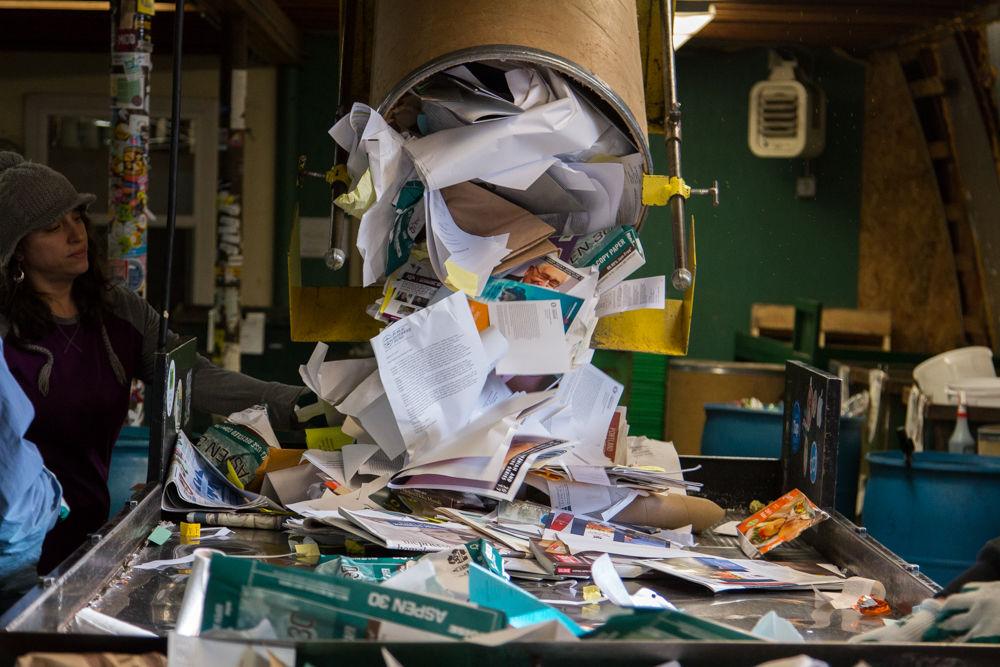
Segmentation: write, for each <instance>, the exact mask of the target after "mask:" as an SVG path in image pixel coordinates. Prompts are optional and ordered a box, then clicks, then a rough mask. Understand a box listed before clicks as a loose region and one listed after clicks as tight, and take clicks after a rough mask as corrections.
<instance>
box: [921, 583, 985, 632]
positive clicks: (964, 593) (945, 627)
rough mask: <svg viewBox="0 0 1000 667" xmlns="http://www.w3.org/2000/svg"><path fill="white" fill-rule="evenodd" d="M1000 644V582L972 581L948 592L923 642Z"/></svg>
mask: <svg viewBox="0 0 1000 667" xmlns="http://www.w3.org/2000/svg"><path fill="white" fill-rule="evenodd" d="M949 640H950V641H957V642H977V643H986V644H1000V581H982V582H979V581H977V582H972V583H968V584H966V585H965V586H962V590H961V591H959V592H958V593H955V594H953V595H949V596H948V597H947V598H946V599H945V602H944V605H943V606H942V607H941V612H940V613H939V614H938V615H937V619H935V621H934V625H933V626H931V628H930V629H929V630H928V631H927V633H926V634H925V635H924V641H949Z"/></svg>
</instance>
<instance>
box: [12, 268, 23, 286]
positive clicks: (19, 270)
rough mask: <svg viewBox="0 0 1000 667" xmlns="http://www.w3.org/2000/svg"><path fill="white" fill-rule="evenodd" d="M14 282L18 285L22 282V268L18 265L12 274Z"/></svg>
mask: <svg viewBox="0 0 1000 667" xmlns="http://www.w3.org/2000/svg"><path fill="white" fill-rule="evenodd" d="M14 282H15V283H17V284H18V285H20V284H21V283H23V282H24V267H22V266H20V265H18V267H17V271H16V272H15V273H14Z"/></svg>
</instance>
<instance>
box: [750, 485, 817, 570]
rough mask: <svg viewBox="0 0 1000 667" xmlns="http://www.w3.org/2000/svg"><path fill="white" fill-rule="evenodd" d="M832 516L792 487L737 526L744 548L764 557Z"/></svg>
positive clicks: (752, 555) (753, 555) (756, 555)
mask: <svg viewBox="0 0 1000 667" xmlns="http://www.w3.org/2000/svg"><path fill="white" fill-rule="evenodd" d="M829 518H830V515H829V514H827V513H826V512H824V511H823V510H821V509H820V508H818V507H817V506H816V505H815V504H813V502H812V501H811V500H809V498H807V497H806V494H804V493H802V492H801V491H799V490H798V489H792V490H791V491H789V492H788V493H786V494H785V495H783V496H781V497H780V498H778V499H777V500H775V501H774V502H773V503H771V504H770V505H767V506H766V507H764V508H763V509H761V510H760V511H758V512H755V513H754V514H752V515H750V516H749V517H747V518H746V519H744V520H743V522H742V523H740V525H739V526H737V527H736V530H737V531H738V532H739V534H740V548H741V549H742V550H743V553H745V554H746V555H747V556H748V557H750V558H760V557H761V556H763V555H764V554H766V553H768V552H769V551H771V550H773V549H775V548H777V547H779V546H781V545H782V544H785V543H786V542H791V541H792V540H794V539H795V538H796V537H798V536H799V535H801V534H802V531H804V530H805V529H807V528H811V527H812V526H815V525H816V524H818V523H820V522H822V521H825V520H826V519H829Z"/></svg>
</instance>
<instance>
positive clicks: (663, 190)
mask: <svg viewBox="0 0 1000 667" xmlns="http://www.w3.org/2000/svg"><path fill="white" fill-rule="evenodd" d="M677 196H681V197H684V199H687V198H688V197H690V196H691V186H689V185H688V184H687V183H685V182H684V179H683V178H680V177H679V176H660V175H658V174H643V175H642V203H643V205H645V206H666V205H667V202H669V201H670V199H671V198H673V197H677Z"/></svg>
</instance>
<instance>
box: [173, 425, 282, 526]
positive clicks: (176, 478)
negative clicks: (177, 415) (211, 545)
mask: <svg viewBox="0 0 1000 667" xmlns="http://www.w3.org/2000/svg"><path fill="white" fill-rule="evenodd" d="M160 506H161V507H162V509H163V510H164V511H167V512H187V511H189V510H200V509H213V510H250V509H260V508H267V509H271V510H275V511H278V512H283V511H284V508H282V507H281V506H280V505H278V504H277V503H275V502H274V501H272V500H270V499H269V498H267V497H266V496H262V495H260V494H257V493H253V492H252V491H245V490H243V489H240V488H237V487H236V485H234V484H233V483H232V482H230V481H229V480H228V479H226V478H225V476H224V475H223V474H222V473H221V472H219V470H218V469H217V468H216V467H215V466H214V465H212V463H211V462H210V461H208V459H206V458H205V455H204V454H202V452H201V451H199V450H198V449H197V448H196V447H195V446H194V445H193V444H191V441H190V440H188V438H187V436H186V435H184V432H183V431H181V432H179V433H178V434H177V444H176V446H175V447H174V456H173V460H172V461H171V462H170V470H169V472H168V474H167V483H166V485H165V486H164V489H163V499H162V500H161V503H160Z"/></svg>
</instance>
